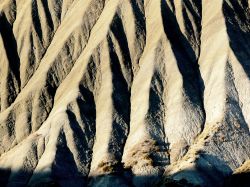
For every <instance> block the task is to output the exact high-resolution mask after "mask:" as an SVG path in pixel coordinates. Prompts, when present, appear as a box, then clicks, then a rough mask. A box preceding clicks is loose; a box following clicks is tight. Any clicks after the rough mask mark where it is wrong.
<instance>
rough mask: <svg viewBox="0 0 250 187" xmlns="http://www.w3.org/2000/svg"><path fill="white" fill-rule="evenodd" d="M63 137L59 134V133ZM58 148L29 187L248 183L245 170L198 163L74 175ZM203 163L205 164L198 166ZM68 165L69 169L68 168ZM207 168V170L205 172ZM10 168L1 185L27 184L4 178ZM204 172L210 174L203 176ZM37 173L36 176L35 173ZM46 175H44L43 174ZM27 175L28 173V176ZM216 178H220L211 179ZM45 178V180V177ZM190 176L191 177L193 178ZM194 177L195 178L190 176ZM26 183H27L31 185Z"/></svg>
mask: <svg viewBox="0 0 250 187" xmlns="http://www.w3.org/2000/svg"><path fill="white" fill-rule="evenodd" d="M61 138H62V141H63V136H61ZM58 146H59V147H58V149H59V150H58V152H57V153H60V154H62V155H61V156H57V158H56V159H57V162H55V164H56V165H57V166H55V165H54V166H53V168H52V175H51V176H48V175H47V173H46V172H41V173H33V174H34V175H36V176H37V179H38V181H35V182H34V181H33V182H34V183H33V184H34V185H31V186H32V187H52V186H53V187H65V186H70V187H85V186H104V187H107V186H108V187H117V186H123V187H135V186H141V187H164V186H165V187H201V186H202V187H238V186H240V187H248V186H249V184H250V183H249V177H250V175H249V173H242V174H234V175H227V176H225V175H222V174H221V173H219V172H217V170H216V169H214V168H211V167H210V166H209V165H206V164H205V165H203V166H198V169H197V170H196V171H194V170H191V169H190V170H183V171H180V172H179V173H176V174H174V175H172V176H168V177H163V176H162V175H160V176H158V175H150V174H148V175H141V176H135V175H134V174H133V172H132V171H131V170H129V169H124V170H122V171H119V172H113V173H110V174H106V175H99V176H95V177H90V178H86V177H80V176H78V171H77V168H76V166H75V165H74V164H73V165H72V163H71V162H72V161H73V160H72V159H73V156H72V155H71V153H70V151H69V150H68V148H67V147H65V146H62V145H58ZM200 167H207V168H202V169H201V168H200ZM69 168H70V169H69ZM12 172H14V173H16V174H19V173H22V174H23V175H24V177H25V178H27V176H25V174H26V172H24V170H15V171H12ZM208 172H211V173H208ZM10 174H11V172H10V170H9V169H0V182H1V187H5V186H7V185H10V186H15V187H26V186H29V185H28V184H27V183H28V182H27V181H29V180H27V181H8V178H9V176H10ZM177 175H181V176H182V177H177V178H178V179H177V178H175V177H176V176H177ZM207 175H210V177H209V176H207ZM39 176H40V177H39ZM44 176H47V178H43V177H44ZM185 176H186V177H185ZM187 176H193V177H195V178H196V177H197V178H196V179H197V180H199V179H200V177H202V179H203V180H204V181H203V184H201V185H197V184H196V185H195V184H194V183H193V182H191V181H192V179H191V178H187ZM28 177H31V175H30V173H29V176H28ZM214 178H217V179H218V180H220V181H219V182H218V181H217V180H214ZM48 179H49V180H48ZM193 179H194V178H193ZM194 181H195V180H194ZM31 186H30V187H31Z"/></svg>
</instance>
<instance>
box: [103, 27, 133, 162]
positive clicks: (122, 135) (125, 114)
mask: <svg viewBox="0 0 250 187" xmlns="http://www.w3.org/2000/svg"><path fill="white" fill-rule="evenodd" d="M119 32H120V34H122V35H120V37H121V38H119V39H122V38H124V37H125V33H123V32H122V30H121V31H119ZM107 40H108V47H109V55H110V66H111V72H112V83H113V92H112V99H113V104H114V111H113V124H112V126H113V127H112V129H113V131H112V135H111V138H110V142H109V146H108V149H109V152H110V153H113V154H114V156H115V157H116V159H117V160H118V161H121V158H122V154H123V149H124V146H125V142H126V139H127V136H128V133H129V124H130V94H131V93H130V87H129V85H128V84H129V83H128V82H127V81H126V79H125V77H124V72H122V69H121V64H120V63H122V62H120V61H119V58H118V56H117V54H116V52H115V46H114V43H113V41H112V39H111V37H110V36H108V38H107ZM124 41H127V40H126V39H123V40H121V41H120V42H124ZM122 44H123V45H124V46H127V43H126V42H125V43H122ZM126 49H127V47H125V48H124V47H122V48H121V50H126ZM126 58H128V57H126ZM127 60H130V58H128V59H127ZM125 63H126V64H131V61H129V62H125ZM130 73H132V72H130ZM116 113H117V114H116Z"/></svg>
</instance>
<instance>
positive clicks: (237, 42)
mask: <svg viewBox="0 0 250 187" xmlns="http://www.w3.org/2000/svg"><path fill="white" fill-rule="evenodd" d="M222 9H223V14H224V16H225V23H226V27H227V33H228V36H229V44H230V47H231V49H232V50H233V52H234V54H235V56H236V58H237V59H238V61H239V63H240V64H241V66H242V68H243V69H244V71H245V73H246V74H247V76H248V78H249V79H250V60H249V59H250V50H249V49H250V9H249V4H248V1H247V0H239V1H235V0H228V1H223V7H222Z"/></svg>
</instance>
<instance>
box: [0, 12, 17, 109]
mask: <svg viewBox="0 0 250 187" xmlns="http://www.w3.org/2000/svg"><path fill="white" fill-rule="evenodd" d="M0 34H1V35H2V39H3V45H4V46H3V47H4V49H5V51H6V55H7V58H8V62H5V63H8V65H6V66H9V68H10V71H9V72H12V74H10V73H9V75H8V86H9V87H10V88H9V89H8V90H11V91H12V92H13V93H10V94H8V97H9V98H8V102H9V103H8V104H11V103H12V102H13V101H14V100H15V98H16V97H17V95H18V92H19V91H20V85H21V80H20V59H19V55H18V49H17V43H16V39H15V35H14V32H13V30H12V25H11V24H10V23H9V22H8V20H7V18H6V15H5V14H4V13H3V14H2V15H1V16H0ZM15 82H16V83H17V84H18V88H15V85H14V84H15Z"/></svg>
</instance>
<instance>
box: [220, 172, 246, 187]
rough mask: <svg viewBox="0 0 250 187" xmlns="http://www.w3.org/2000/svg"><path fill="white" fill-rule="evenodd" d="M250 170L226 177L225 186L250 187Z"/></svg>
mask: <svg viewBox="0 0 250 187" xmlns="http://www.w3.org/2000/svg"><path fill="white" fill-rule="evenodd" d="M249 186H250V172H248V173H239V174H233V175H231V176H229V177H227V178H226V180H225V182H224V185H223V187H249Z"/></svg>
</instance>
